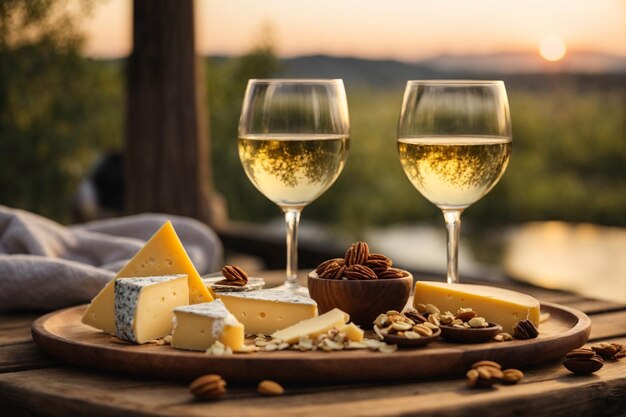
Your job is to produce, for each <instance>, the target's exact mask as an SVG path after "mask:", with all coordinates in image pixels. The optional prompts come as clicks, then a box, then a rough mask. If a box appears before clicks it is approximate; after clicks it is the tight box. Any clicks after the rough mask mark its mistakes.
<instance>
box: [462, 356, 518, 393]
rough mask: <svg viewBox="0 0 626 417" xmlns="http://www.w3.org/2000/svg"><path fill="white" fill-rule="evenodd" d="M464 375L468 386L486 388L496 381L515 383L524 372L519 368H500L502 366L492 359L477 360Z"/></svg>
mask: <svg viewBox="0 0 626 417" xmlns="http://www.w3.org/2000/svg"><path fill="white" fill-rule="evenodd" d="M465 376H466V377H467V385H468V386H469V387H470V388H474V387H479V388H486V387H491V386H493V385H494V384H497V383H504V384H517V383H518V382H519V381H521V380H522V378H524V373H523V372H522V371H520V370H519V369H505V370H502V366H501V365H500V364H499V363H497V362H494V361H479V362H476V363H475V364H473V365H472V367H471V369H470V370H469V371H467V374H465Z"/></svg>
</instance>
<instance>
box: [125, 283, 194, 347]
mask: <svg viewBox="0 0 626 417" xmlns="http://www.w3.org/2000/svg"><path fill="white" fill-rule="evenodd" d="M114 295H115V303H114V304H115V336H117V337H118V338H120V339H124V340H128V341H130V342H134V343H139V344H142V343H146V342H147V341H148V340H151V339H158V338H160V337H164V336H167V335H168V334H170V332H171V331H172V318H173V317H174V313H172V310H173V309H174V308H176V307H179V306H181V305H187V304H188V303H189V289H188V287H187V275H184V274H181V275H168V276H160V277H147V278H120V279H118V280H116V281H115V284H114Z"/></svg>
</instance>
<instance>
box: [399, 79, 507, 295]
mask: <svg viewBox="0 0 626 417" xmlns="http://www.w3.org/2000/svg"><path fill="white" fill-rule="evenodd" d="M511 140H512V138H511V122H510V113H509V106H508V100H507V96H506V90H505V87H504V83H503V82H502V81H465V80H431V81H409V82H408V83H407V86H406V89H405V93H404V98H403V103H402V110H401V113H400V120H399V122H398V136H397V145H398V155H399V158H400V163H401V165H402V168H403V170H404V172H405V174H406V175H407V177H408V179H409V180H410V181H411V183H412V184H413V185H414V186H415V188H416V189H417V190H418V191H419V192H420V193H421V194H422V195H423V196H424V197H425V198H426V199H428V200H429V201H430V202H432V203H433V204H435V205H436V206H437V207H439V208H440V209H441V210H442V211H443V214H444V218H445V220H446V227H447V230H448V268H447V271H448V272H447V278H448V282H450V283H452V282H458V262H457V255H458V237H459V233H460V224H461V213H462V212H463V210H464V209H465V208H467V207H469V206H470V205H471V204H473V203H475V202H476V201H478V200H480V199H481V198H482V197H483V196H484V195H485V194H487V193H488V192H489V191H490V190H491V189H492V188H493V187H494V186H495V185H496V184H497V182H498V181H499V180H500V177H501V176H502V175H503V174H504V171H505V170H506V167H507V165H508V162H509V158H510V155H511V145H512V141H511Z"/></svg>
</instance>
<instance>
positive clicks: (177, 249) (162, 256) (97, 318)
mask: <svg viewBox="0 0 626 417" xmlns="http://www.w3.org/2000/svg"><path fill="white" fill-rule="evenodd" d="M172 274H186V275H187V285H188V287H189V304H196V303H203V302H207V301H213V297H212V296H211V294H209V291H208V290H207V288H206V286H205V285H204V283H203V282H202V279H200V275H199V274H198V271H196V268H195V267H194V266H193V263H192V262H191V259H189V255H187V252H185V248H184V247H183V244H182V243H181V242H180V239H179V238H178V235H176V231H174V227H173V226H172V223H171V222H169V221H167V222H166V223H165V224H164V225H163V226H162V227H161V228H160V229H159V230H158V231H157V232H156V233H155V234H154V235H153V236H152V237H151V238H150V240H148V242H147V243H146V244H145V245H144V246H143V248H141V249H140V250H139V252H137V254H136V255H135V256H134V257H133V258H132V259H131V260H130V261H129V262H128V264H126V266H125V267H124V268H122V270H120V271H119V272H118V273H117V275H116V276H115V278H114V279H113V280H112V281H111V282H109V283H108V284H107V285H106V286H105V287H104V288H103V289H102V290H101V291H100V292H99V293H98V295H96V296H95V297H94V299H93V300H91V304H89V307H87V310H86V311H85V314H84V315H83V318H82V322H83V323H85V324H87V325H89V326H91V327H95V328H96V329H100V330H103V331H104V332H106V333H110V334H115V311H114V307H113V283H114V281H115V280H116V279H118V278H127V277H148V276H156V275H172Z"/></svg>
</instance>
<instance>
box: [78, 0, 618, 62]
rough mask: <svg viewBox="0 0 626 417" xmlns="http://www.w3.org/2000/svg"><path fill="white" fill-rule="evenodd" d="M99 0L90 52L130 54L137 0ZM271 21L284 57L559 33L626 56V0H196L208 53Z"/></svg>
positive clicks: (497, 44) (463, 50)
mask: <svg viewBox="0 0 626 417" xmlns="http://www.w3.org/2000/svg"><path fill="white" fill-rule="evenodd" d="M77 1H79V0H77ZM95 4H96V6H95V8H94V11H93V15H92V17H91V18H89V19H88V20H86V21H85V22H84V28H85V30H86V31H87V36H88V42H87V45H86V50H85V53H86V54H88V55H90V56H94V57H107V58H109V57H122V56H126V55H128V53H129V52H130V48H131V13H132V2H131V0H102V2H96V3H95ZM264 25H266V26H270V27H272V30H273V36H274V39H275V41H276V42H275V43H276V46H277V50H278V54H279V55H281V56H296V55H304V54H313V53H323V54H329V55H349V56H360V57H367V58H391V59H399V60H405V61H406V60H416V59H420V58H425V57H430V56H434V55H440V54H482V53H491V52H503V51H528V52H537V53H538V52H539V47H540V45H541V43H542V42H544V47H545V46H546V45H550V43H549V41H550V42H552V47H555V48H557V49H558V48H559V46H558V41H559V40H561V41H562V43H563V44H564V45H563V46H565V47H566V49H567V51H595V52H605V53H609V54H614V55H621V56H626V0H601V1H599V0H549V1H546V0H524V1H521V0H473V1H469V0H446V1H441V0H298V1H293V0H282V1H281V0H232V1H226V0H196V32H197V39H196V43H197V49H198V53H199V54H201V55H209V54H229V55H236V54H242V53H245V52H246V51H248V50H249V49H250V48H251V47H252V46H253V45H254V43H255V38H256V37H257V35H258V34H259V33H260V32H261V28H262V27H263V26H264ZM555 38H556V39H557V44H556V46H555V44H554V42H553V41H554V39H555ZM542 49H543V48H542ZM556 52H558V51H556ZM557 55H558V54H557ZM557 55H555V56H557Z"/></svg>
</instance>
